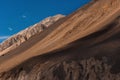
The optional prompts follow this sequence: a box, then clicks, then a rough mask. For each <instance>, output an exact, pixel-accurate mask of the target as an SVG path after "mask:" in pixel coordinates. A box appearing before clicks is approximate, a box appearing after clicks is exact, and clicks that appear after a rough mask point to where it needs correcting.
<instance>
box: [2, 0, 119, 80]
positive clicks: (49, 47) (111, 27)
mask: <svg viewBox="0 0 120 80" xmlns="http://www.w3.org/2000/svg"><path fill="white" fill-rule="evenodd" d="M5 50H6V49H5ZM4 53H6V52H4ZM0 80H120V0H93V1H92V2H91V3H89V4H88V5H86V6H84V7H82V8H81V9H78V10H77V11H75V12H74V13H72V14H70V15H69V16H66V17H65V18H63V19H61V20H59V21H57V22H55V23H54V24H52V25H51V26H50V27H49V28H47V29H46V30H45V31H43V32H42V33H41V34H36V35H34V36H33V37H32V38H30V39H28V40H27V41H25V42H24V43H23V44H21V45H20V46H18V48H16V49H14V50H10V51H9V52H7V53H6V55H4V56H1V57H0Z"/></svg>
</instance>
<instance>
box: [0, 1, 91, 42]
mask: <svg viewBox="0 0 120 80" xmlns="http://www.w3.org/2000/svg"><path fill="white" fill-rule="evenodd" d="M89 1H90V0H0V42H1V41H3V40H4V39H6V38H7V37H9V36H10V35H13V34H15V33H17V32H19V31H21V30H23V29H25V28H26V27H28V26H30V25H33V24H35V23H37V22H39V21H41V20H42V19H44V18H46V17H48V16H53V15H56V14H64V15H68V14H70V13H71V12H73V11H75V10H76V9H78V8H79V7H81V6H83V5H84V4H86V3H88V2H89Z"/></svg>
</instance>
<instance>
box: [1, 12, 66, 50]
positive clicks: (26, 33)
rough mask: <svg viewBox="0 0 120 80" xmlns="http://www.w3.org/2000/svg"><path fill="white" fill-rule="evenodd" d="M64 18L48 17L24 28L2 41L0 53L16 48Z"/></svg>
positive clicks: (58, 16) (57, 16) (59, 16)
mask: <svg viewBox="0 0 120 80" xmlns="http://www.w3.org/2000/svg"><path fill="white" fill-rule="evenodd" d="M63 17H65V16H64V15H61V14H58V15H55V16H53V17H48V18H46V19H45V20H42V21H41V22H39V23H37V24H35V25H33V26H30V27H28V28H26V29H25V30H23V31H21V32H19V33H17V34H15V35H13V36H11V37H10V38H9V39H7V40H6V41H4V42H3V43H1V44H0V52H2V51H3V50H5V49H7V48H10V47H12V48H16V47H17V46H19V45H20V44H22V43H23V42H25V41H27V40H28V39H29V38H31V37H32V36H34V35H36V34H38V33H41V32H42V31H43V30H45V29H46V28H47V27H49V26H50V25H52V24H53V23H55V22H56V21H58V20H59V19H61V18H63Z"/></svg>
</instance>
